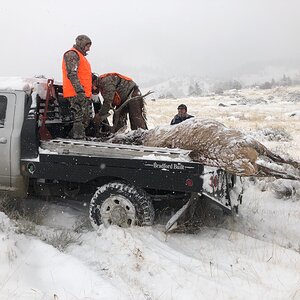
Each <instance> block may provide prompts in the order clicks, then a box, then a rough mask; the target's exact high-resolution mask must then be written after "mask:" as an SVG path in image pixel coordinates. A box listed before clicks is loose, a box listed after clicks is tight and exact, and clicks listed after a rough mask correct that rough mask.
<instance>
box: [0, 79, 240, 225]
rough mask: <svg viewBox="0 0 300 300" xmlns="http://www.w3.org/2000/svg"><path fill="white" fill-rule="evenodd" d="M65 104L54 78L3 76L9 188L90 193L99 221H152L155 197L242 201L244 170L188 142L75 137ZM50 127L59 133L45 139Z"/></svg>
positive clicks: (4, 173) (2, 143)
mask: <svg viewBox="0 0 300 300" xmlns="http://www.w3.org/2000/svg"><path fill="white" fill-rule="evenodd" d="M65 110H66V105H65V103H64V99H63V98H62V87H61V85H60V84H59V83H54V82H53V80H47V79H43V78H33V79H16V78H13V79H10V80H9V79H7V80H6V81H4V82H3V81H2V82H1V81H0V151H1V158H0V193H1V194H5V195H8V196H10V197H17V198H22V197H26V195H28V194H29V193H30V194H34V195H48V196H49V195H50V196H51V195H55V196H61V197H62V199H64V198H66V197H71V198H76V197H78V195H81V196H82V195H85V197H84V199H85V200H84V201H87V200H89V202H90V218H91V221H92V224H93V225H94V226H95V227H96V228H97V227H98V226H99V225H100V224H103V223H104V225H105V226H109V225H111V224H116V225H119V226H122V227H128V226H132V225H134V224H138V225H151V224H152V223H153V220H154V208H153V203H154V202H155V201H159V202H164V201H166V200H168V205H169V203H170V202H171V203H172V202H173V203H179V202H182V203H186V202H187V201H190V199H193V200H194V201H195V200H196V201H201V199H203V198H204V197H206V198H209V199H210V200H212V201H214V202H216V203H217V204H219V205H220V206H221V207H222V208H223V209H224V210H225V211H227V212H232V210H233V209H234V210H236V209H237V207H238V204H239V203H240V201H241V188H240V187H239V185H238V184H237V178H236V176H234V175H231V174H227V173H226V172H225V171H223V170H220V169H216V168H209V167H205V166H203V165H201V164H199V163H196V162H193V161H191V159H190V157H189V155H188V154H189V151H187V150H181V149H168V148H156V147H144V146H134V145H121V144H110V143H104V142H97V141H78V140H70V139H67V138H66V135H67V134H66V133H67V132H68V130H70V127H71V126H72V121H70V118H67V117H65V115H64V114H65ZM43 126H44V128H43ZM42 128H43V129H45V128H46V130H47V131H48V132H49V133H50V135H51V139H47V140H43V137H42V136H41V129H42ZM78 198H80V197H78ZM80 199H82V197H81V198H80Z"/></svg>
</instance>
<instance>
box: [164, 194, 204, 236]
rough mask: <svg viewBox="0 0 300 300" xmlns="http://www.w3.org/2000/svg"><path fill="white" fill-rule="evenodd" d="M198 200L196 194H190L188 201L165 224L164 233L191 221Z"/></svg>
mask: <svg viewBox="0 0 300 300" xmlns="http://www.w3.org/2000/svg"><path fill="white" fill-rule="evenodd" d="M198 200H199V195H198V193H192V194H191V198H190V199H189V201H188V202H187V203H186V204H184V205H183V206H182V207H181V208H180V209H179V210H178V211H177V212H176V213H175V214H174V216H172V217H171V219H170V220H169V221H168V223H167V224H166V228H165V233H167V232H169V231H171V230H174V229H175V228H177V226H178V224H180V223H184V222H185V221H187V220H189V219H191V218H192V217H193V215H194V213H195V208H196V204H197V201H198Z"/></svg>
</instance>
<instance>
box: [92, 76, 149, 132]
mask: <svg viewBox="0 0 300 300" xmlns="http://www.w3.org/2000/svg"><path fill="white" fill-rule="evenodd" d="M99 92H100V93H101V95H102V97H103V105H102V107H101V109H100V111H99V113H98V116H97V115H96V118H95V119H96V120H98V122H99V120H100V121H102V120H104V119H105V118H106V117H107V115H108V111H109V110H110V108H111V107H114V108H118V107H119V106H120V105H121V104H122V103H124V102H125V101H126V100H127V99H128V98H130V97H132V98H133V97H137V96H141V95H142V94H141V92H140V90H139V87H138V86H137V84H136V83H135V82H134V81H133V80H132V79H131V78H129V77H127V76H124V75H122V74H119V73H106V74H103V75H100V76H98V77H94V76H93V94H98V93H99ZM127 114H129V120H130V127H131V129H132V130H135V129H138V128H142V129H148V128H147V122H146V114H145V103H144V99H143V98H142V97H140V98H137V99H136V100H132V101H131V102H129V103H128V104H127V105H126V106H125V107H124V108H123V109H122V111H121V113H120V115H119V120H118V123H117V126H116V128H115V132H116V131H118V130H119V129H120V128H122V127H123V126H125V125H126V124H127ZM96 122H97V121H96Z"/></svg>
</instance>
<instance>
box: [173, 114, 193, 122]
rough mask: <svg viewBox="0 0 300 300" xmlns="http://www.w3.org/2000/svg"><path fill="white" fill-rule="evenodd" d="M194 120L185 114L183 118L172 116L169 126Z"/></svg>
mask: <svg viewBox="0 0 300 300" xmlns="http://www.w3.org/2000/svg"><path fill="white" fill-rule="evenodd" d="M190 118H194V116H192V115H189V114H187V115H186V116H185V117H180V116H178V115H176V116H174V118H173V119H172V121H171V124H170V125H175V124H179V123H181V122H183V121H185V120H187V119H190Z"/></svg>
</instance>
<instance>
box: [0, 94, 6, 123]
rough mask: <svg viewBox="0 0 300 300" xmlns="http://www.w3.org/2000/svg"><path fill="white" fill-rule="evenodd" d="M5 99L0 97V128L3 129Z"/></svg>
mask: <svg viewBox="0 0 300 300" xmlns="http://www.w3.org/2000/svg"><path fill="white" fill-rule="evenodd" d="M6 107H7V98H6V97H5V96H2V95H0V128H1V127H2V128H3V127H4V123H5V117H6Z"/></svg>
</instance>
